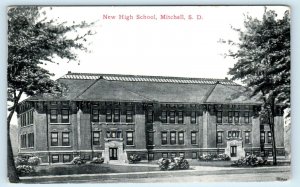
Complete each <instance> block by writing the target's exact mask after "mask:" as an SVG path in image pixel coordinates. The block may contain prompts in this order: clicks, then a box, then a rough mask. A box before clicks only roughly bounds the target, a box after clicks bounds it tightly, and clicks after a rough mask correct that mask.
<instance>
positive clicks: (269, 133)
mask: <svg viewBox="0 0 300 187" xmlns="http://www.w3.org/2000/svg"><path fill="white" fill-rule="evenodd" d="M268 143H272V133H271V131H268Z"/></svg>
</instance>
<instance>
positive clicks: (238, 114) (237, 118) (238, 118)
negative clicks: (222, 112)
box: [234, 112, 240, 123]
mask: <svg viewBox="0 0 300 187" xmlns="http://www.w3.org/2000/svg"><path fill="white" fill-rule="evenodd" d="M239 121H240V113H239V112H234V123H239Z"/></svg>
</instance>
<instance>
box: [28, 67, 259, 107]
mask: <svg viewBox="0 0 300 187" xmlns="http://www.w3.org/2000/svg"><path fill="white" fill-rule="evenodd" d="M57 81H58V82H59V83H61V84H63V85H65V87H66V89H65V90H64V91H63V94H62V96H59V97H55V96H53V95H46V94H44V95H39V96H33V97H31V98H29V99H28V100H73V101H117V102H122V101H126V102H127V101H128V102H160V103H220V104H222V103H232V104H257V103H260V102H258V100H256V99H254V98H250V97H249V96H248V95H247V94H246V93H245V92H244V90H245V88H244V87H242V86H241V85H238V84H236V83H234V82H232V81H230V80H228V79H205V78H187V77H161V76H136V75H118V74H89V73H68V74H66V75H64V76H63V77H61V78H60V79H58V80H57Z"/></svg>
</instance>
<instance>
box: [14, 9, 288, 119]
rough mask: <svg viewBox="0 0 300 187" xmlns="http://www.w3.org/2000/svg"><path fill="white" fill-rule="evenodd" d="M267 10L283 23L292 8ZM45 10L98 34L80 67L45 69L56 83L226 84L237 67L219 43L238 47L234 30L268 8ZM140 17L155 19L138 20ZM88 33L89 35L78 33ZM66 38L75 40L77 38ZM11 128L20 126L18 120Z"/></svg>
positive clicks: (60, 64) (58, 63) (59, 64)
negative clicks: (109, 79)
mask: <svg viewBox="0 0 300 187" xmlns="http://www.w3.org/2000/svg"><path fill="white" fill-rule="evenodd" d="M268 9H273V10H276V12H277V13H278V15H279V17H280V16H282V15H283V13H284V12H285V11H286V10H287V9H288V7H284V6H276V7H275V6H272V7H268ZM43 10H44V11H46V16H47V18H48V19H57V21H58V22H66V24H73V23H74V22H75V23H80V22H82V21H86V22H88V23H91V22H95V25H94V26H93V27H91V28H90V29H91V30H92V31H93V32H96V34H94V35H93V36H89V37H88V38H87V39H88V41H87V42H88V43H89V45H88V46H87V47H88V49H89V50H90V52H88V53H87V52H83V51H75V53H76V54H77V55H78V61H71V62H69V63H67V61H68V60H66V59H60V58H54V59H53V60H54V61H55V63H53V64H52V63H46V65H43V67H44V68H45V69H48V70H49V71H50V72H51V73H54V74H55V76H54V77H53V79H58V78H60V77H62V76H63V75H65V74H67V73H68V71H71V72H77V73H105V74H130V75H153V76H176V77H195V78H221V79H222V78H225V77H229V78H230V76H229V75H227V72H228V70H229V68H230V67H232V66H233V65H234V63H235V61H234V59H231V58H224V55H223V54H224V53H226V52H228V50H229V49H232V46H228V45H226V44H222V43H220V42H218V41H219V40H220V39H225V40H227V39H230V40H233V41H237V40H238V34H237V33H236V32H235V31H233V30H232V28H231V26H233V27H235V28H243V21H244V14H249V15H251V16H253V17H258V18H261V17H262V15H263V12H264V7H263V6H185V7H184V6H160V7H159V6H149V7H140V6H119V7H113V6H105V7H97V6H91V7H88V6H85V7H80V6H77V7H72V6H69V7H52V9H51V10H50V9H49V8H47V7H46V8H44V9H43ZM120 15H121V16H122V15H123V17H125V16H130V15H131V16H132V18H133V19H130V20H126V19H120V17H119V16H120ZM154 15H155V16H154ZM161 15H169V16H173V15H176V16H180V15H183V17H184V18H185V20H181V19H180V20H179V19H168V20H164V19H160V18H161ZM108 16H110V18H112V16H115V19H107V18H108ZM137 16H140V17H142V16H146V17H147V16H148V17H149V18H152V17H154V18H156V19H137ZM189 16H191V17H192V18H193V19H189ZM197 18H199V19H197ZM84 32H86V30H78V32H77V33H78V34H82V33H84ZM75 34H76V33H75ZM68 36H69V37H73V36H74V33H73V34H70V35H68ZM25 98H26V96H24V97H22V98H21V100H23V99H25ZM12 124H17V119H16V115H14V118H13V119H12Z"/></svg>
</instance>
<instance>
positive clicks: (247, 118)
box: [244, 112, 250, 123]
mask: <svg viewBox="0 0 300 187" xmlns="http://www.w3.org/2000/svg"><path fill="white" fill-rule="evenodd" d="M244 121H245V123H249V121H250V119H249V112H245V113H244Z"/></svg>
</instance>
